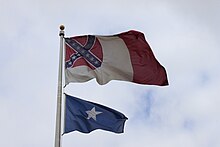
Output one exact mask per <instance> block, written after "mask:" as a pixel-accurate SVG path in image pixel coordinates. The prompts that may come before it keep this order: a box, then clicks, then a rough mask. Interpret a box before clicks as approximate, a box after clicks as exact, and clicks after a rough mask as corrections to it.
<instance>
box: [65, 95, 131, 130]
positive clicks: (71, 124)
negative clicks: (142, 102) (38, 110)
mask: <svg viewBox="0 0 220 147" xmlns="http://www.w3.org/2000/svg"><path fill="white" fill-rule="evenodd" d="M126 120H127V117H126V116H125V115H124V114H122V113H120V112H118V111H116V110H113V109H111V108H108V107H106V106H103V105H100V104H97V103H93V102H89V101H85V100H82V99H79V98H76V97H72V96H70V95H67V94H66V109H65V126H64V134H66V133H69V132H72V131H79V132H82V133H90V132H91V131H93V130H96V129H102V130H106V131H111V132H115V133H123V132H124V124H125V121H126Z"/></svg>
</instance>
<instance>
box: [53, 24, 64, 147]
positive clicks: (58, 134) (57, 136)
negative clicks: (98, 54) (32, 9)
mask: <svg viewBox="0 0 220 147" xmlns="http://www.w3.org/2000/svg"><path fill="white" fill-rule="evenodd" d="M64 29H65V27H64V25H61V26H60V33H59V36H60V57H59V70H58V87H57V112H56V130H55V131H56V132H55V147H61V114H62V113H61V112H62V95H63V93H62V90H63V89H62V88H63V87H62V86H63V84H62V82H63V81H62V77H63V75H62V71H63V39H64Z"/></svg>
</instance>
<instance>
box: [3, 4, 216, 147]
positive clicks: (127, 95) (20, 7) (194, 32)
mask: <svg viewBox="0 0 220 147" xmlns="http://www.w3.org/2000/svg"><path fill="white" fill-rule="evenodd" d="M0 2H1V4H0V20H1V25H0V34H1V36H0V51H1V53H0V69H1V70H0V71H1V72H0V130H1V131H0V138H1V139H0V146H1V147H51V146H54V134H55V116H56V95H57V77H58V57H59V36H58V34H59V25H60V24H64V25H65V27H66V29H65V35H66V36H74V35H82V34H97V35H110V34H116V33H120V32H124V31H128V30H131V29H133V30H138V31H141V32H143V33H144V34H145V37H146V39H147V41H148V43H149V44H150V46H151V47H152V50H153V52H154V54H155V56H156V58H157V59H158V61H159V62H160V63H161V64H162V65H163V66H164V67H165V68H166V71H167V74H168V79H169V83H170V85H169V86H166V87H159V86H149V85H138V84H134V83H129V82H122V81H111V82H110V83H109V84H107V85H104V86H100V85H98V84H97V83H96V81H95V80H92V81H89V82H86V83H81V84H77V83H76V84H69V85H68V86H67V88H66V89H65V91H66V92H67V93H68V94H71V95H74V96H77V97H80V98H83V99H86V100H90V101H93V102H96V103H100V104H103V105H106V106H109V107H111V108H114V109H116V110H118V111H120V112H122V113H124V114H125V115H126V116H127V117H128V121H127V122H126V125H125V133H123V134H115V133H111V132H107V131H102V130H96V131H94V132H92V133H90V134H83V133H79V132H72V133H69V134H66V135H64V136H63V137H62V145H63V147H73V146H77V147H87V146H92V147H103V146H105V147H113V146H114V147H135V146H138V147H219V146H220V140H219V136H220V115H219V113H220V107H219V104H220V97H219V91H220V87H219V85H220V76H219V75H220V58H219V55H220V44H219V42H220V35H219V34H220V27H219V26H220V19H219V14H220V9H219V8H220V1H218V0H178V1H177V0H109V1H104V0H93V1H89V0H88V1H86V0H79V1H74V0H62V1H58V0H38V1H33V0H17V1H12V0H1V1H0Z"/></svg>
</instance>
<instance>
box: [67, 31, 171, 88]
mask: <svg viewBox="0 0 220 147" xmlns="http://www.w3.org/2000/svg"><path fill="white" fill-rule="evenodd" d="M65 47H66V55H65V84H69V83H70V82H86V81H88V80H91V79H93V78H96V80H97V82H98V83H99V84H100V85H103V84H106V83H108V82H109V81H110V80H122V81H131V82H134V83H138V84H148V85H159V86H165V85H168V80H167V74H166V70H165V68H164V67H163V66H162V65H161V64H160V63H159V62H158V61H157V59H156V58H155V56H154V54H153V52H152V50H151V48H150V46H149V45H148V43H147V41H146V40H145V37H144V34H143V33H141V32H138V31H128V32H124V33H121V34H117V35H112V36H95V35H85V36H76V37H71V38H65Z"/></svg>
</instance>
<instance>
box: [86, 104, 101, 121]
mask: <svg viewBox="0 0 220 147" xmlns="http://www.w3.org/2000/svg"><path fill="white" fill-rule="evenodd" d="M86 113H87V114H88V117H87V119H90V118H93V119H94V120H95V121H96V115H98V114H100V113H102V112H98V111H95V107H93V108H92V109H91V110H89V111H86Z"/></svg>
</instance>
